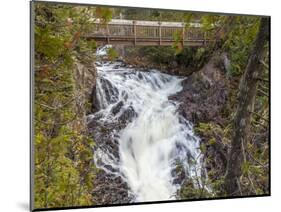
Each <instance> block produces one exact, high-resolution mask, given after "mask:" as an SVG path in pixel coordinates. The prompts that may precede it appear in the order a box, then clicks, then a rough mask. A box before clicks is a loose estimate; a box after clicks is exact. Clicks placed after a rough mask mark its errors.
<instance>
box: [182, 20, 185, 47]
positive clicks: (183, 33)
mask: <svg viewBox="0 0 281 212" xmlns="http://www.w3.org/2000/svg"><path fill="white" fill-rule="evenodd" d="M184 40H185V24H184V23H182V47H184Z"/></svg>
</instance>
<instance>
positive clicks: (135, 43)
mask: <svg viewBox="0 0 281 212" xmlns="http://www.w3.org/2000/svg"><path fill="white" fill-rule="evenodd" d="M133 24H134V46H136V45H137V25H136V21H133Z"/></svg>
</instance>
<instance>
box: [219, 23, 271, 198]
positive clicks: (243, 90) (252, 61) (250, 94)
mask: <svg viewBox="0 0 281 212" xmlns="http://www.w3.org/2000/svg"><path fill="white" fill-rule="evenodd" d="M268 39H269V18H261V22H260V28H259V32H258V34H257V37H256V40H255V43H254V46H253V49H252V52H251V55H250V58H249V61H248V65H247V67H246V70H245V73H244V74H243V76H242V78H241V81H240V86H239V94H238V102H239V103H238V107H237V110H236V114H235V117H234V128H233V136H232V141H231V150H230V153H229V156H228V165H227V170H226V176H225V181H224V186H225V191H226V194H227V195H228V196H238V195H241V192H240V191H239V178H240V176H241V174H242V170H241V166H242V162H243V151H244V149H243V148H244V147H246V144H247V135H248V132H249V127H250V121H251V111H252V108H253V104H254V102H255V96H256V92H257V82H258V77H259V75H260V73H261V71H262V68H263V65H262V64H261V62H260V61H261V60H262V58H263V56H264V53H265V48H264V46H265V44H266V41H267V40H268Z"/></svg>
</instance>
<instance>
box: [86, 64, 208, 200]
mask: <svg viewBox="0 0 281 212" xmlns="http://www.w3.org/2000/svg"><path fill="white" fill-rule="evenodd" d="M97 72H98V77H97V84H96V98H97V102H98V104H99V105H98V107H99V111H98V112H96V113H95V114H92V115H91V116H89V118H95V119H96V122H97V124H99V125H101V126H107V125H114V126H116V127H115V129H114V130H111V131H110V132H108V134H109V137H110V139H111V140H112V142H113V143H114V142H116V145H117V146H118V152H117V153H116V152H114V148H111V147H110V146H108V145H104V144H103V143H102V142H101V143H100V144H99V145H97V148H96V149H95V154H94V158H95V163H96V165H97V167H98V168H101V169H103V170H105V171H106V172H108V173H110V174H114V175H116V176H120V177H122V179H123V180H124V181H126V182H127V184H128V186H129V188H130V192H131V194H132V196H133V197H134V198H133V201H135V202H145V201H161V200H162V201H164V200H171V199H176V198H177V191H178V189H179V188H180V186H181V184H182V183H183V180H184V179H186V178H190V179H191V180H192V182H193V184H194V187H197V188H198V187H200V186H202V185H201V184H202V183H201V177H202V176H203V175H204V174H205V169H204V166H203V162H202V157H203V156H202V154H201V152H200V139H199V138H198V137H197V136H195V135H194V132H193V129H192V124H191V123H190V122H189V121H188V120H186V119H185V118H184V117H183V116H181V115H180V114H179V113H178V112H177V108H178V106H179V104H180V102H175V101H171V100H169V99H168V97H169V96H170V95H173V94H176V93H177V92H179V91H181V90H182V86H181V82H182V81H183V80H184V79H183V78H180V77H177V76H171V75H168V74H164V73H161V72H159V71H157V70H149V71H140V70H135V69H132V68H128V67H126V66H123V65H122V63H117V62H116V63H103V64H100V66H99V67H97ZM118 126H121V127H118ZM177 167H182V170H183V171H184V179H180V178H179V176H178V174H177V172H176V170H177ZM177 178H178V179H180V180H176V179H177Z"/></svg>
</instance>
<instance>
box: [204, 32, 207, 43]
mask: <svg viewBox="0 0 281 212" xmlns="http://www.w3.org/2000/svg"><path fill="white" fill-rule="evenodd" d="M206 39H207V32H204V46H206V45H207V41H206Z"/></svg>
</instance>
